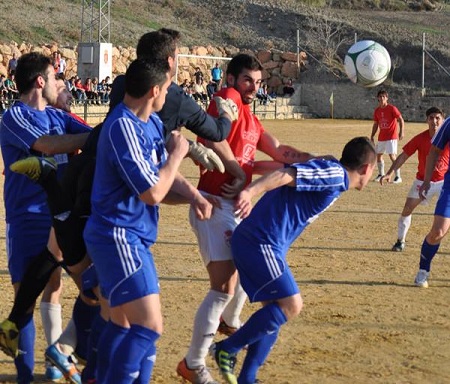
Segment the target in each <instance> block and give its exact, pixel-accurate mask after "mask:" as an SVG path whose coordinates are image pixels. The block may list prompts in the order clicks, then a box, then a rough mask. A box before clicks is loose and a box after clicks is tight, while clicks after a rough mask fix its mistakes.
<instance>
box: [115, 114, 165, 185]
mask: <svg viewBox="0 0 450 384" xmlns="http://www.w3.org/2000/svg"><path fill="white" fill-rule="evenodd" d="M119 126H120V129H121V131H122V133H123V136H124V138H125V141H126V144H127V147H128V150H129V152H130V154H131V157H132V159H133V160H134V162H135V163H136V165H137V166H138V168H139V170H140V171H141V174H142V175H143V176H144V177H145V179H146V180H147V182H148V184H149V185H150V186H153V185H155V184H156V183H157V182H158V181H159V177H158V176H157V175H156V174H155V173H154V172H153V171H152V170H151V167H150V164H149V163H148V162H147V161H145V158H144V155H143V153H142V149H141V147H140V145H139V139H138V137H137V135H136V131H135V129H134V122H133V121H132V120H130V119H119ZM112 144H113V145H114V143H112ZM119 160H120V159H119Z"/></svg>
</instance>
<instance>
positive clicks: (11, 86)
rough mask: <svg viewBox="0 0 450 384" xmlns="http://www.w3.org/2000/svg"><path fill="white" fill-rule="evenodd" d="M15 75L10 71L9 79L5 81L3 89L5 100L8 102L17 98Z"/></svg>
mask: <svg viewBox="0 0 450 384" xmlns="http://www.w3.org/2000/svg"><path fill="white" fill-rule="evenodd" d="M15 78H16V75H15V73H14V71H11V74H10V75H9V77H8V78H7V79H6V80H5V88H6V92H7V98H8V99H9V100H15V99H18V98H19V91H18V89H17V85H16V80H15Z"/></svg>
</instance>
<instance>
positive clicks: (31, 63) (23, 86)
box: [16, 52, 52, 94]
mask: <svg viewBox="0 0 450 384" xmlns="http://www.w3.org/2000/svg"><path fill="white" fill-rule="evenodd" d="M49 66H52V61H51V58H50V57H48V56H45V55H43V54H42V53H38V52H30V53H26V54H24V55H22V56H20V58H19V60H17V68H16V85H17V89H18V91H19V92H20V93H22V94H24V93H27V92H29V91H31V90H32V89H33V87H34V82H35V80H36V78H37V77H38V76H42V77H43V78H44V80H45V81H47V80H48V77H47V71H48V67H49Z"/></svg>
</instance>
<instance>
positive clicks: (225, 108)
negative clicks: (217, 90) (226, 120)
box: [214, 96, 239, 121]
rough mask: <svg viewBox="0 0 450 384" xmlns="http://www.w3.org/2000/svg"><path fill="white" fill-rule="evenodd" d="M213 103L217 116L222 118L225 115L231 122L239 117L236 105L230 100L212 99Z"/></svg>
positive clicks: (217, 97) (218, 97)
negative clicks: (214, 103)
mask: <svg viewBox="0 0 450 384" xmlns="http://www.w3.org/2000/svg"><path fill="white" fill-rule="evenodd" d="M214 101H215V102H216V107H217V112H219V116H222V115H223V114H224V113H226V114H227V115H228V116H229V117H230V119H231V121H235V120H237V119H238V117H239V111H238V107H237V105H236V103H235V102H234V101H233V100H231V99H223V98H221V97H220V96H216V97H214Z"/></svg>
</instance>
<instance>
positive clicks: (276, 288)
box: [231, 231, 300, 303]
mask: <svg viewBox="0 0 450 384" xmlns="http://www.w3.org/2000/svg"><path fill="white" fill-rule="evenodd" d="M231 249H232V252H233V259H234V264H235V265H236V268H237V270H238V272H239V279H240V281H241V284H242V288H243V289H244V291H245V292H246V293H247V295H248V297H249V300H250V302H252V303H253V302H259V301H272V300H278V299H283V298H285V297H290V296H293V295H296V294H297V293H300V290H299V288H298V286H297V283H296V282H295V279H294V276H293V275H292V272H291V270H290V269H289V266H288V265H287V263H286V255H285V254H281V252H276V251H274V250H273V249H272V247H271V246H270V245H267V244H255V243H253V242H251V241H249V240H248V239H247V238H245V237H243V236H240V234H239V233H238V231H235V232H234V234H233V237H232V238H231Z"/></svg>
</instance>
